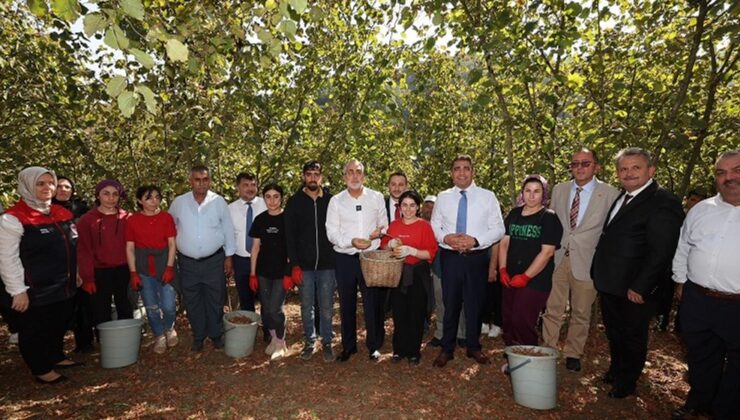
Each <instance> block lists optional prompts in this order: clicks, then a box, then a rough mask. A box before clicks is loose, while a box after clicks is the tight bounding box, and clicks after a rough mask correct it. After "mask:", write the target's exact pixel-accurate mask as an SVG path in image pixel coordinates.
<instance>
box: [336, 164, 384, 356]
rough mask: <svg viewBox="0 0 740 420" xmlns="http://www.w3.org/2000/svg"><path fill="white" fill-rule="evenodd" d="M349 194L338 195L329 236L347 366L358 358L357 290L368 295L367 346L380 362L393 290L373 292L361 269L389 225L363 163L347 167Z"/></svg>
mask: <svg viewBox="0 0 740 420" xmlns="http://www.w3.org/2000/svg"><path fill="white" fill-rule="evenodd" d="M344 181H345V183H346V184H347V189H345V190H344V191H342V192H340V193H339V194H337V195H335V196H333V197H332V198H331V200H330V201H329V208H328V209H327V213H326V236H327V237H328V238H329V241H330V242H331V243H332V244H334V251H336V253H337V254H336V278H337V292H338V293H339V313H340V317H341V331H342V354H341V355H340V356H339V358H338V360H339V361H340V362H346V361H347V360H349V358H350V357H351V356H352V355H353V354H355V353H357V288H358V287H359V288H360V292H361V293H362V302H363V308H364V314H365V328H366V329H367V340H366V343H365V344H366V346H367V349H368V352H369V354H370V359H371V360H378V359H379V358H380V352H379V349H380V348H381V347H383V340H384V338H385V330H384V328H383V323H384V321H385V316H384V313H383V304H384V299H383V297H384V296H385V293H386V292H387V288H383V287H367V286H366V285H365V280H364V278H363V277H362V271H361V270H360V258H359V257H360V252H361V251H363V250H372V249H377V248H378V247H379V246H380V237H381V236H382V232H381V231H382V229H383V228H385V227H386V226H387V223H388V219H387V216H386V211H385V202H384V201H383V195H382V194H381V193H379V192H377V191H374V190H371V189H370V188H367V187H365V186H364V185H363V182H364V181H365V168H364V166H363V165H362V163H360V161H358V160H354V159H353V160H350V161H349V162H347V164H346V165H345V166H344Z"/></svg>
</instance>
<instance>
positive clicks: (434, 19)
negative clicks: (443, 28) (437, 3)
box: [432, 12, 442, 26]
mask: <svg viewBox="0 0 740 420" xmlns="http://www.w3.org/2000/svg"><path fill="white" fill-rule="evenodd" d="M432 23H433V24H435V25H437V26H439V25H441V24H442V13H439V12H437V13H435V14H434V17H432Z"/></svg>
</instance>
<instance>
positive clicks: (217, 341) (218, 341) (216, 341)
mask: <svg viewBox="0 0 740 420" xmlns="http://www.w3.org/2000/svg"><path fill="white" fill-rule="evenodd" d="M211 341H212V342H213V348H214V349H222V348H224V336H223V335H220V336H218V337H216V338H211Z"/></svg>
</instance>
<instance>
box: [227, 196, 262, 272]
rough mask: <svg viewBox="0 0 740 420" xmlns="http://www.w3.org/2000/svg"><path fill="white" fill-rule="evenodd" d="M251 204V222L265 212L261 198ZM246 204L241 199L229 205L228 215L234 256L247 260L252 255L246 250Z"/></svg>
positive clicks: (253, 200)
mask: <svg viewBox="0 0 740 420" xmlns="http://www.w3.org/2000/svg"><path fill="white" fill-rule="evenodd" d="M251 203H252V222H254V218H255V217H257V215H258V214H260V213H262V212H263V211H266V210H267V205H266V204H265V200H263V199H262V197H254V199H252V201H251ZM247 210H248V206H247V202H246V201H245V200H243V199H241V198H238V199H237V200H236V201H234V202H232V203H231V204H229V213H230V214H231V223H232V224H233V225H234V240H235V241H236V244H235V246H236V255H238V256H240V257H245V258H249V257H250V256H251V255H252V254H251V252H252V250H251V249H247V248H246V244H247V235H248V234H249V232H247Z"/></svg>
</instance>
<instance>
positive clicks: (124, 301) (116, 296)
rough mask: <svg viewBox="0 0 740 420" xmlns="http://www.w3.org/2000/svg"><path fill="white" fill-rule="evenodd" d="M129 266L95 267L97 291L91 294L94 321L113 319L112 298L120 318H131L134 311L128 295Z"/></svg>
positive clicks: (96, 322)
mask: <svg viewBox="0 0 740 420" xmlns="http://www.w3.org/2000/svg"><path fill="white" fill-rule="evenodd" d="M128 282H129V272H128V266H126V265H121V266H118V267H113V268H96V269H95V287H96V289H97V291H96V292H95V293H94V294H93V295H92V296H90V303H91V305H92V313H93V323H94V324H95V325H98V324H100V323H102V322H107V321H110V320H111V310H110V302H111V298H112V299H113V301H114V302H115V303H116V313H117V314H118V319H131V318H133V317H134V311H133V308H132V307H131V301H130V300H129V297H128V289H129V285H128Z"/></svg>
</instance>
